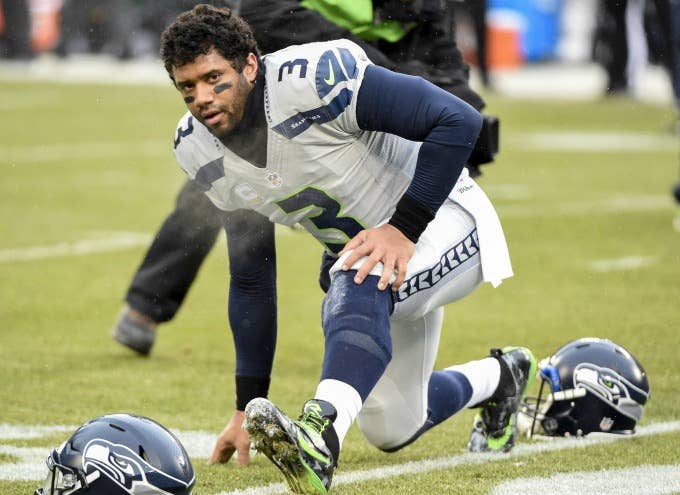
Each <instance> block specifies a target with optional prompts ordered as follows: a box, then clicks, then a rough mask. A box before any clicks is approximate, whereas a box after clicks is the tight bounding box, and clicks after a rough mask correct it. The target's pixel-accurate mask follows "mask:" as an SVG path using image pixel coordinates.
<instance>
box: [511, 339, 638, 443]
mask: <svg viewBox="0 0 680 495" xmlns="http://www.w3.org/2000/svg"><path fill="white" fill-rule="evenodd" d="M538 376H539V378H540V379H541V386H540V391H539V393H538V397H527V398H526V399H525V401H524V403H523V404H522V406H521V408H520V414H519V417H518V428H519V429H520V430H521V431H523V433H526V434H527V436H531V435H532V434H534V433H544V434H546V435H550V436H583V435H587V434H588V433H592V432H603V433H633V432H634V431H635V425H636V424H637V422H638V421H640V418H641V417H642V411H643V408H644V406H645V404H646V403H647V400H648V399H649V381H648V379H647V373H645V370H644V368H643V367H642V365H641V364H640V362H639V361H638V360H637V359H636V358H635V356H633V355H632V354H631V353H630V352H629V351H627V350H626V349H625V348H623V347H622V346H620V345H618V344H616V343H614V342H612V341H611V340H607V339H600V338H582V339H578V340H574V341H572V342H569V343H568V344H566V345H564V346H562V347H560V348H559V349H558V350H557V351H556V352H555V353H554V354H553V355H552V356H550V357H549V358H546V359H544V360H543V361H541V362H540V363H539V366H538ZM545 389H547V393H545V394H544V391H545ZM544 395H545V397H544Z"/></svg>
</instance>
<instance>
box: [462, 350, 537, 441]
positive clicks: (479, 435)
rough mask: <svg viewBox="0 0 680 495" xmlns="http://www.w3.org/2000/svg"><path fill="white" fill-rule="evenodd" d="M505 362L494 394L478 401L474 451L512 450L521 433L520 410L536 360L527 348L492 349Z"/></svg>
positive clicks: (492, 355)
mask: <svg viewBox="0 0 680 495" xmlns="http://www.w3.org/2000/svg"><path fill="white" fill-rule="evenodd" d="M491 357H494V358H496V359H497V360H498V362H499V363H500V365H501V377H500V380H499V383H498V387H497V388H496V391H495V392H494V393H493V395H492V396H491V397H490V398H489V399H487V400H486V401H484V402H482V403H480V404H478V407H480V408H481V410H480V411H479V412H478V413H477V414H476V415H475V419H474V422H473V425H472V431H471V433H470V440H469V442H468V450H469V451H470V452H509V451H510V450H511V449H512V447H513V446H514V445H515V438H516V436H517V410H518V409H519V406H520V404H521V401H522V397H524V394H526V391H527V389H528V388H529V387H530V386H531V383H532V382H533V380H534V376H535V375H536V359H535V358H534V356H533V354H532V353H531V351H530V350H529V349H527V348H524V347H506V348H504V349H503V350H499V349H492V350H491Z"/></svg>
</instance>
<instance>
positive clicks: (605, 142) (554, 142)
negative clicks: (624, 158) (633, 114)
mask: <svg viewBox="0 0 680 495" xmlns="http://www.w3.org/2000/svg"><path fill="white" fill-rule="evenodd" d="M504 139H505V142H506V143H507V146H508V148H510V149H515V150H528V151H559V152H560V153H630V152H639V153H647V152H652V153H658V152H660V151H661V152H663V151H678V150H680V144H678V138H677V137H675V136H671V135H670V133H668V134H667V135H666V134H659V133H656V134H652V133H644V132H612V131H595V130H592V131H544V132H531V133H525V134H512V135H510V136H507V137H505V138H504Z"/></svg>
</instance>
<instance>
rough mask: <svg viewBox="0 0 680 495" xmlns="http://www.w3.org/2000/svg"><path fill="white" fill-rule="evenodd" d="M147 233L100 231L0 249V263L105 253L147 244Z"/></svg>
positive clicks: (148, 241)
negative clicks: (92, 235) (88, 235)
mask: <svg viewBox="0 0 680 495" xmlns="http://www.w3.org/2000/svg"><path fill="white" fill-rule="evenodd" d="M150 242H151V236H150V235H149V234H140V233H136V232H110V233H102V234H101V238H97V239H84V240H82V241H77V242H73V243H67V242H62V243H59V244H52V245H49V246H29V247H24V248H15V249H3V250H0V263H14V262H19V261H34V260H42V259H48V258H57V257H62V256H85V255H88V254H93V253H106V252H111V251H121V250H125V249H131V248H136V247H139V246H148V245H149V243H150Z"/></svg>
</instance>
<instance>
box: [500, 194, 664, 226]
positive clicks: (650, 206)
mask: <svg viewBox="0 0 680 495" xmlns="http://www.w3.org/2000/svg"><path fill="white" fill-rule="evenodd" d="M496 209H497V210H498V214H499V215H500V217H501V220H503V218H527V219H531V218H544V217H558V218H559V217H580V216H586V215H603V214H604V215H611V214H623V213H639V212H646V211H663V210H668V211H669V214H670V212H672V211H673V198H672V197H671V196H670V194H668V195H666V194H649V195H631V196H626V197H621V196H612V197H610V198H603V199H597V200H593V201H574V202H562V203H546V204H545V205H538V204H536V203H532V204H521V205H498V206H497V207H496Z"/></svg>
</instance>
